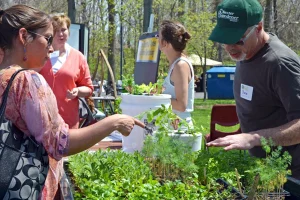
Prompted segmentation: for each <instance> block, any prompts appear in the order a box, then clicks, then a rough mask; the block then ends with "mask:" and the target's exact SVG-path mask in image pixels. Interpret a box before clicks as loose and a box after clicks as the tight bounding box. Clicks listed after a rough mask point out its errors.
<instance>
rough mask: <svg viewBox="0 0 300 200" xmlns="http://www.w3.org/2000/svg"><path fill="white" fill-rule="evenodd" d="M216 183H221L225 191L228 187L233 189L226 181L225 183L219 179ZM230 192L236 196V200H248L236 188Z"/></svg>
mask: <svg viewBox="0 0 300 200" xmlns="http://www.w3.org/2000/svg"><path fill="white" fill-rule="evenodd" d="M216 182H217V183H219V184H220V185H222V186H223V187H224V189H227V188H228V187H231V186H230V184H229V183H227V182H226V181H224V180H223V179H221V178H219V179H217V180H216ZM230 192H231V193H232V194H234V195H235V196H236V197H235V200H246V199H247V198H248V197H247V196H246V195H243V194H241V193H240V192H239V191H238V190H237V189H236V188H234V187H231V191H230ZM220 193H222V190H220Z"/></svg>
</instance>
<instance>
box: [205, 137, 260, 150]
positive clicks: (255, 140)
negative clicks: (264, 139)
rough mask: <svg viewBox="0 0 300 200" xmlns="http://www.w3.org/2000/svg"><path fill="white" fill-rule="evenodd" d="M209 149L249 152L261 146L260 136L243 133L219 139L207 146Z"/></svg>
mask: <svg viewBox="0 0 300 200" xmlns="http://www.w3.org/2000/svg"><path fill="white" fill-rule="evenodd" d="M206 145H207V146H208V147H224V150H226V151H228V150H233V149H240V150H248V149H252V148H253V147H254V146H259V145H260V136H259V135H258V134H250V133H241V134H236V135H229V136H226V137H222V138H218V139H216V140H214V141H211V142H209V143H207V144H206Z"/></svg>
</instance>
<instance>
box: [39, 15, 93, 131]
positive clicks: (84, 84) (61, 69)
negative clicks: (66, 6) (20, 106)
mask: <svg viewBox="0 0 300 200" xmlns="http://www.w3.org/2000/svg"><path fill="white" fill-rule="evenodd" d="M52 25H53V28H54V38H53V43H52V46H53V49H54V52H53V53H51V54H50V58H51V59H49V60H48V61H47V62H46V64H45V66H44V67H43V69H42V70H41V71H40V72H39V73H40V74H42V75H43V76H44V78H45V79H46V81H47V82H48V84H49V85H50V87H51V88H52V90H53V93H54V94H55V96H56V99H57V104H58V110H59V114H60V115H61V116H62V118H63V119H64V121H65V122H66V123H67V124H68V125H69V127H70V128H78V127H79V108H78V107H79V101H78V97H88V96H91V95H92V92H93V83H92V80H91V75H90V71H89V66H88V64H87V61H86V59H85V57H84V55H83V54H82V53H81V52H80V51H78V50H76V49H74V48H72V47H71V46H70V45H68V44H67V40H68V38H69V35H70V25H71V21H70V19H69V18H68V17H67V16H65V15H59V16H53V17H52Z"/></svg>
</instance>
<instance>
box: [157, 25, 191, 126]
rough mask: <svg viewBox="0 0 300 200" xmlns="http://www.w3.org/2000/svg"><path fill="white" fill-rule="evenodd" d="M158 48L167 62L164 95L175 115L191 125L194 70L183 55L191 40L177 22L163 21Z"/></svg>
mask: <svg viewBox="0 0 300 200" xmlns="http://www.w3.org/2000/svg"><path fill="white" fill-rule="evenodd" d="M158 38H159V48H160V50H161V51H162V52H163V53H164V54H165V55H166V57H167V59H168V61H169V65H170V66H169V71H168V76H167V77H166V78H165V80H164V87H165V91H164V92H163V93H164V94H170V95H171V96H172V98H171V105H172V108H173V111H174V113H175V114H177V115H178V116H179V117H180V118H182V119H185V120H186V121H187V122H188V123H189V124H191V125H192V118H191V112H192V111H193V110H194V92H195V91H194V90H195V89H194V70H193V66H192V64H191V62H190V61H189V60H188V59H187V58H186V55H184V54H183V50H184V49H185V47H186V44H187V42H188V40H189V39H190V38H191V36H190V34H189V33H188V32H187V31H186V29H185V27H184V26H183V25H182V24H180V23H179V22H174V21H170V20H164V21H163V22H162V23H161V25H160V29H159V37H158Z"/></svg>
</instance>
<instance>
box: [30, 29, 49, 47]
mask: <svg viewBox="0 0 300 200" xmlns="http://www.w3.org/2000/svg"><path fill="white" fill-rule="evenodd" d="M27 31H28V30H27ZM28 32H29V33H32V34H35V35H38V36H41V37H44V38H45V39H46V40H47V47H48V48H49V47H50V46H51V44H52V42H53V36H52V35H50V36H49V37H46V36H44V35H41V34H38V33H35V32H32V31H28Z"/></svg>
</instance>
